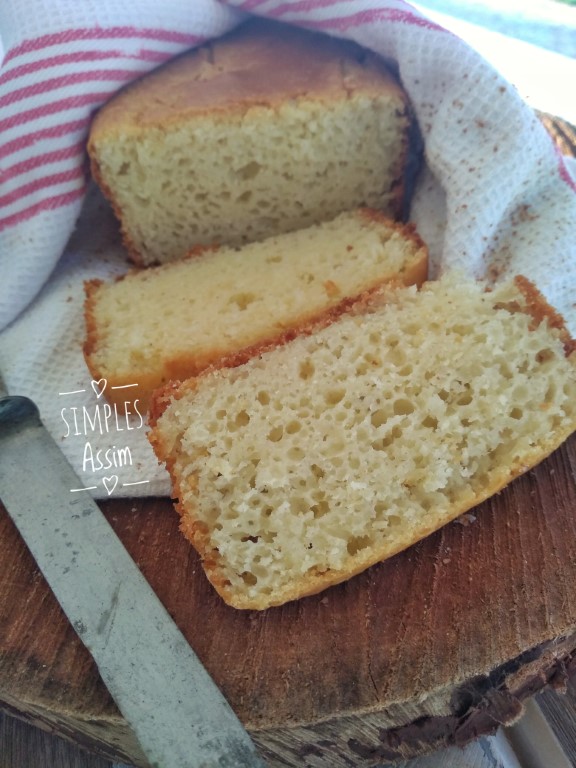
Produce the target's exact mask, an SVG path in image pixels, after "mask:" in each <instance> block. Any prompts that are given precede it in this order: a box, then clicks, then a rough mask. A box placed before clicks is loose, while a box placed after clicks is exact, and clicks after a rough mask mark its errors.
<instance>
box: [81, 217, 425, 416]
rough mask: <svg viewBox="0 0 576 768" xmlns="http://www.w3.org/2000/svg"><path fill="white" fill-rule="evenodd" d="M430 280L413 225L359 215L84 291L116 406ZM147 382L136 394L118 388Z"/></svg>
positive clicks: (96, 360)
mask: <svg viewBox="0 0 576 768" xmlns="http://www.w3.org/2000/svg"><path fill="white" fill-rule="evenodd" d="M426 276H427V251H426V248H425V246H424V245H423V243H422V241H421V240H420V238H419V237H418V236H417V234H416V233H415V232H414V230H413V229H412V228H411V227H410V226H408V225H402V224H398V223H395V222H392V221H389V220H388V219H386V218H385V217H384V216H382V214H380V213H377V212H375V211H370V210H366V209H361V210H358V211H354V212H349V213H343V214H340V215H339V216H338V217H336V218H335V219H334V220H332V221H329V222H324V223H322V224H318V225H314V226H312V227H309V228H307V229H305V230H298V231H297V232H290V233H287V234H284V235H279V236H278V237H271V238H268V239H267V240H265V241H264V242H260V243H251V244H249V245H246V246H244V248H240V249H232V248H220V249H217V250H206V251H204V252H203V253H201V254H194V255H191V256H189V258H187V259H185V260H181V261H176V262H172V263H171V264H164V265H162V266H159V267H151V268H149V269H143V270H134V271H133V272H131V273H128V274H127V275H126V276H125V277H123V278H122V279H120V280H118V281H116V282H112V283H104V282H102V281H97V280H94V281H91V282H88V283H87V284H86V294H87V298H86V305H85V306H86V327H87V335H86V343H85V345H84V353H85V358H86V362H87V364H88V367H89V369H90V371H91V373H92V376H93V378H94V379H96V380H98V379H101V378H105V379H107V381H108V384H109V385H110V386H109V387H108V388H107V395H108V398H109V399H111V400H114V398H115V397H116V398H119V402H123V401H124V399H126V397H127V396H130V397H134V398H138V399H139V401H140V403H141V404H142V406H143V407H146V405H147V403H148V401H149V398H150V395H151V393H152V391H153V390H154V389H155V388H156V387H159V386H161V385H162V384H165V383H166V382H167V381H169V380H171V379H181V378H187V377H189V376H192V375H195V374H197V373H199V372H200V371H201V370H202V369H203V368H206V367H207V366H208V365H210V364H211V363H213V362H214V361H215V360H217V359H218V358H221V357H230V356H232V357H233V360H231V361H230V362H231V363H234V364H237V363H239V362H240V361H241V360H242V359H246V358H247V357H249V356H250V354H251V352H253V351H254V347H258V346H262V345H264V344H269V343H271V342H273V341H278V339H279V338H283V337H286V336H290V335H294V334H295V333H296V331H297V329H298V327H300V326H302V325H305V324H306V323H309V322H310V321H311V320H312V319H313V318H315V317H317V316H319V315H322V314H324V313H325V312H326V311H328V310H330V311H331V312H332V313H337V312H339V311H342V310H343V308H344V307H345V306H346V304H347V303H348V302H350V300H351V299H352V298H353V297H355V296H357V295H358V294H360V293H363V292H365V291H370V290H374V289H375V288H377V287H378V286H380V285H381V284H382V283H384V282H386V281H392V280H394V281H399V282H403V283H405V284H407V285H409V284H412V283H422V282H423V281H424V280H425V279H426ZM130 384H138V387H135V388H131V389H130V390H128V389H118V390H115V389H112V388H111V387H116V386H117V387H124V386H126V385H130Z"/></svg>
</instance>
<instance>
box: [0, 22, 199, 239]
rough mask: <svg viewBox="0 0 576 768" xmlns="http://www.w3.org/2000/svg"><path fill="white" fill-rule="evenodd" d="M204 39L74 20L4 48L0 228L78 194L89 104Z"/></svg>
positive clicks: (0, 103) (83, 181) (93, 107)
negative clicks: (62, 27) (70, 24)
mask: <svg viewBox="0 0 576 768" xmlns="http://www.w3.org/2000/svg"><path fill="white" fill-rule="evenodd" d="M204 40H205V38H204V37H203V36H201V35H195V34H191V33H184V32H180V31H178V30H170V29H158V28H138V27H127V26H119V27H109V28H102V29H100V28H78V29H68V30H65V31H62V32H60V33H54V34H50V35H42V36H39V37H37V38H34V39H30V40H25V41H23V42H22V43H21V44H19V45H18V46H15V47H13V48H12V49H11V50H9V51H8V52H7V54H6V56H5V59H4V62H3V68H2V72H1V73H0V137H1V138H0V206H1V210H2V214H1V215H0V232H1V231H3V230H4V229H5V228H7V227H12V226H15V225H18V224H21V223H22V222H24V221H26V220H28V219H30V218H32V217H34V216H35V215H36V214H37V213H38V212H39V211H45V210H53V209H55V208H57V207H59V206H61V205H67V204H69V202H70V201H72V200H76V199H77V198H78V197H80V196H82V195H83V194H84V192H85V188H86V181H87V166H86V163H85V141H86V137H87V133H88V128H89V124H90V120H91V118H92V115H93V113H94V112H95V110H96V109H98V108H99V107H100V106H101V105H102V104H103V103H104V102H105V101H107V100H108V99H109V98H110V96H112V95H113V94H114V93H115V92H116V91H117V90H118V89H120V88H121V87H123V86H125V85H126V84H128V83H130V82H132V81H133V80H135V79H136V78H138V77H140V76H142V75H143V74H145V73H146V72H148V71H150V70H151V69H153V68H154V67H156V66H159V65H160V64H163V63H165V62H166V61H168V60H169V59H170V58H172V57H173V56H175V55H176V54H178V53H181V52H183V51H184V50H187V49H189V48H192V47H194V46H196V45H198V44H200V43H202V42H204ZM63 49H65V50H63ZM42 76H43V77H42Z"/></svg>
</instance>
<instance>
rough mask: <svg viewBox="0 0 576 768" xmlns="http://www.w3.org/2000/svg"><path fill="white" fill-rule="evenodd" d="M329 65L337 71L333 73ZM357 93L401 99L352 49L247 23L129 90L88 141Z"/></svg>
mask: <svg viewBox="0 0 576 768" xmlns="http://www.w3.org/2000/svg"><path fill="white" fill-rule="evenodd" d="M335 63H337V64H338V66H335ZM358 90H361V91H363V92H365V93H366V94H367V95H374V94H380V95H381V94H382V93H383V92H385V91H388V92H389V94H390V96H391V97H396V98H397V99H398V105H399V108H402V107H403V104H404V102H405V100H406V97H405V94H404V92H403V90H402V89H401V87H400V86H399V85H398V84H397V83H396V81H395V80H394V78H393V77H392V76H391V74H390V72H389V70H388V69H387V67H386V65H385V64H384V62H383V61H382V59H380V58H379V57H377V56H375V55H373V54H370V53H368V52H366V51H365V50H363V49H362V48H360V47H359V46H356V45H355V44H353V43H349V42H345V41H341V40H336V39H334V38H330V37H328V36H327V35H323V34H318V33H312V32H308V31H306V30H301V29H297V28H295V27H291V26H289V25H286V24H280V23H277V22H270V21H264V20H252V21H249V22H247V23H245V24H243V25H242V26H241V27H240V28H238V29H237V30H235V31H234V32H232V33H230V34H229V35H226V36H224V37H222V38H219V39H218V40H216V41H214V42H210V43H208V44H206V45H203V46H202V47H200V48H197V49H195V50H193V51H191V52H189V53H186V54H183V55H182V56H180V57H177V58H176V59H174V60H172V61H171V62H169V63H168V64H166V65H164V66H162V67H160V68H159V69H158V70H156V71H155V72H153V73H151V74H150V75H148V76H146V77H145V78H142V79H141V80H139V81H137V82H136V83H134V84H132V85H130V86H128V87H127V88H126V89H124V90H123V91H121V92H120V93H119V94H118V95H117V96H116V97H114V98H113V99H112V100H111V101H110V102H108V103H107V104H106V105H105V107H104V108H103V109H102V110H101V111H100V113H99V114H98V115H97V116H96V118H95V120H94V123H93V126H92V138H93V139H97V138H98V136H99V134H100V133H101V132H102V133H106V134H108V133H110V132H112V133H114V132H115V130H118V129H120V128H121V129H122V130H123V131H124V132H126V131H127V130H129V128H130V127H132V128H133V129H134V130H137V129H139V128H144V127H148V126H153V125H158V124H160V123H161V124H162V125H163V126H167V125H168V124H170V122H171V121H179V120H182V119H189V118H190V117H191V116H196V115H202V114H214V113H217V112H219V111H223V112H232V111H245V110H246V109H247V108H249V107H257V106H266V107H273V106H275V105H279V104H282V103H284V102H286V101H288V100H290V99H295V98H299V97H303V96H305V97H308V98H310V99H312V100H315V101H322V100H324V101H326V102H327V103H328V102H332V101H335V100H339V99H342V97H344V98H346V95H347V94H349V93H350V92H354V91H358Z"/></svg>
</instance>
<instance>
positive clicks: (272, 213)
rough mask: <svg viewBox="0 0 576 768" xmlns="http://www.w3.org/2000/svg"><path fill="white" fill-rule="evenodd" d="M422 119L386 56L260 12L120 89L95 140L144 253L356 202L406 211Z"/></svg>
mask: <svg viewBox="0 0 576 768" xmlns="http://www.w3.org/2000/svg"><path fill="white" fill-rule="evenodd" d="M414 129H415V124H414V121H413V118H412V116H411V112H410V108H409V104H408V101H407V97H406V95H405V93H404V91H403V90H402V88H401V87H400V86H399V85H398V83H397V81H396V80H395V79H394V77H393V76H392V75H391V74H390V71H389V69H388V68H387V67H386V66H385V64H384V63H383V62H382V61H381V60H380V59H379V58H378V57H376V56H375V55H373V54H369V53H367V52H366V51H364V50H363V49H361V48H359V47H357V46H355V45H354V44H351V43H347V42H344V41H339V40H336V39H334V38H330V37H328V36H327V35H322V34H315V33H312V32H308V31H305V30H299V29H297V28H295V27H291V26H289V25H287V24H279V23H275V22H269V21H264V20H253V21H249V22H247V23H245V24H244V25H242V26H241V27H240V28H239V29H237V30H235V31H234V32H232V33H231V34H229V35H227V36H225V37H223V38H220V39H218V40H216V41H215V42H212V43H209V44H207V45H204V46H203V47H201V48H199V49H196V50H194V51H192V52H190V53H187V54H185V55H183V56H181V57H178V58H177V59H175V60H173V61H172V62H170V63H168V64H167V65H165V66H163V67H160V68H159V69H158V70H156V71H155V72H153V73H152V74H150V75H148V76H146V77H144V78H142V79H141V80H140V81H138V82H137V83H135V84H134V85H132V86H130V87H128V88H126V89H125V90H124V91H123V92H121V93H120V94H119V95H117V96H116V97H114V98H113V99H112V100H111V101H110V102H109V103H107V104H106V105H105V106H104V107H103V108H102V110H101V111H100V113H99V114H98V115H97V116H96V118H95V120H94V122H93V125H92V128H91V132H90V137H89V142H88V151H89V154H90V157H91V164H92V170H93V175H94V177H95V179H96V180H97V182H98V183H99V185H100V186H101V188H102V190H103V191H104V193H105V195H106V196H107V197H108V198H109V200H110V201H111V203H112V205H113V207H114V209H115V211H116V213H117V215H118V217H119V219H120V222H121V225H122V231H123V236H124V241H125V244H126V246H127V248H128V250H129V252H130V254H131V255H132V258H133V260H134V261H135V262H136V263H138V264H140V265H149V264H153V263H161V262H166V261H170V260H173V259H175V258H180V257H182V256H184V255H185V254H186V253H187V252H188V251H189V250H190V249H191V248H192V247H194V246H196V245H210V244H214V243H217V244H230V245H240V244H243V243H246V242H250V241H253V240H261V239H264V238H265V237H268V236H270V235H275V234H278V233H281V232H286V231H291V230H295V229H301V228H303V227H307V226H309V225H311V224H313V223H317V222H318V221H322V220H324V219H331V218H333V217H334V216H336V215H337V214H338V213H340V212H342V211H345V210H351V209H353V208H357V207H361V206H368V207H372V208H377V209H381V210H383V211H384V212H385V213H387V214H388V215H390V216H392V217H393V218H400V217H401V216H402V213H403V212H405V210H406V203H407V196H408V192H409V186H410V183H409V179H410V178H411V177H412V176H413V173H414V170H415V168H414V163H415V162H416V159H417V157H416V156H417V153H414V152H413V151H412V150H411V146H410V142H411V136H412V135H413V132H414Z"/></svg>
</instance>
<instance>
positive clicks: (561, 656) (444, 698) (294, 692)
mask: <svg viewBox="0 0 576 768" xmlns="http://www.w3.org/2000/svg"><path fill="white" fill-rule="evenodd" d="M543 119H544V120H545V121H546V120H548V118H546V116H543ZM545 124H546V122H545ZM558 126H559V127H558ZM547 127H548V129H549V130H550V131H551V133H552V134H553V135H554V136H555V138H557V140H558V141H559V142H560V140H562V141H564V140H565V139H566V136H568V138H567V139H566V140H567V142H568V143H567V144H566V146H567V148H568V150H570V148H572V149H573V148H574V146H575V145H576V142H574V137H571V134H570V133H569V131H571V130H572V129H571V127H570V126H565V125H564V124H562V122H561V121H551V122H550V120H549V123H548V125H547ZM556 130H558V131H559V132H560V133H558V134H556V133H555V131H556ZM566 130H568V134H567V133H566ZM559 145H560V144H559ZM563 151H566V149H564V148H563ZM574 154H576V152H574ZM575 478H576V437H573V438H572V439H571V440H569V441H568V442H567V443H566V444H565V445H564V446H562V447H561V448H560V449H559V450H558V451H556V452H555V453H554V454H553V455H552V456H551V457H550V458H549V459H547V460H546V461H545V462H543V463H542V464H541V465H540V466H539V467H537V468H536V469H534V470H533V471H531V472H529V473H528V474H526V475H525V476H523V477H521V478H519V479H517V480H516V481H514V483H512V484H511V485H510V486H509V487H508V488H506V489H504V491H502V492H501V493H500V494H498V495H497V496H495V497H493V498H492V499H490V500H489V501H487V502H485V503H484V504H482V505H481V506H480V507H477V508H476V509H475V510H474V512H473V515H472V516H470V515H467V516H465V517H464V518H462V519H461V520H459V521H456V522H454V523H452V524H450V525H448V526H446V527H445V528H444V529H442V530H441V531H439V532H438V533H437V534H434V535H433V536H430V537H429V538H427V539H426V540H424V541H422V542H420V543H419V544H418V545H416V546H414V547H412V548H410V549H409V550H407V551H406V552H403V553H401V554H400V555H397V556H396V557H394V558H392V559H390V560H388V561H386V562H384V563H381V564H379V565H376V566H374V567H373V568H371V569H369V570H368V571H366V572H365V573H363V574H361V575H360V576H358V577H356V578H354V579H352V580H350V581H349V582H347V583H345V584H342V585H339V586H337V587H334V588H332V589H330V590H328V591H326V592H324V593H322V594H321V595H317V596H315V597H310V598H306V599H304V600H301V601H298V602H295V603H290V604H288V605H285V606H281V607H280V608H274V609H270V610H268V611H265V612H260V613H258V612H251V611H243V612H241V611H235V610H234V609H232V608H229V607H227V606H226V605H225V604H224V603H222V601H221V600H220V598H219V597H218V596H217V595H216V594H215V593H214V592H213V590H212V589H211V587H210V586H209V585H208V583H207V582H206V580H205V578H204V575H203V573H202V570H201V568H200V565H199V562H198V559H197V557H196V555H195V553H194V552H193V551H192V550H191V548H190V547H189V545H188V544H187V543H186V542H185V540H184V539H183V538H182V537H181V535H180V534H179V532H178V529H177V525H178V521H177V516H176V514H175V512H174V511H173V508H172V505H171V503H170V501H169V500H168V499H146V500H137V501H136V500H135V501H126V500H124V501H108V502H106V503H103V504H102V508H103V510H104V512H105V514H106V516H107V518H108V520H109V521H110V523H111V525H112V527H113V529H114V530H115V531H116V533H117V534H118V536H119V537H120V539H121V540H122V541H123V542H124V544H125V546H126V548H127V549H128V551H129V552H130V554H131V555H132V556H133V558H134V559H135V561H136V562H137V564H138V565H139V567H140V568H141V569H142V571H143V573H144V575H145V576H146V577H147V578H148V580H149V581H150V583H151V585H152V587H153V588H154V590H155V591H156V592H157V594H158V595H159V597H160V599H161V600H162V601H163V603H164V604H165V605H166V607H167V609H168V611H169V613H170V614H171V615H172V616H173V618H174V619H175V621H176V623H177V624H178V626H179V627H180V628H181V629H182V631H183V633H184V634H185V636H186V637H187V639H188V640H189V642H190V643H191V645H192V647H193V648H194V649H195V650H196V652H197V653H198V655H199V657H200V659H201V660H202V661H203V663H204V664H205V666H206V667H207V669H208V671H209V672H210V673H211V674H212V676H213V677H214V679H215V681H216V682H217V684H218V685H219V686H220V688H221V689H222V691H223V693H224V694H225V696H226V697H227V698H228V700H229V701H230V703H231V705H232V706H233V708H234V709H235V710H236V712H237V713H238V715H239V716H240V718H241V719H242V721H243V722H244V723H245V725H246V726H247V728H248V730H249V731H250V733H251V734H252V736H253V738H254V740H255V742H256V743H257V744H258V745H259V747H260V748H261V750H262V753H263V755H264V756H265V758H266V759H267V760H268V762H269V764H270V765H271V766H291V765H293V766H304V765H305V766H318V768H320V767H321V766H331V768H337V767H338V766H360V765H368V764H371V763H374V762H384V761H386V760H389V759H394V758H407V757H410V756H412V755H417V754H419V753H424V752H427V751H430V750H432V749H437V748H440V747H442V746H445V745H449V744H452V743H456V744H460V743H463V742H466V741H468V740H469V739H471V738H474V737H475V736H476V735H477V734H479V733H482V732H489V731H492V730H494V729H495V728H496V727H497V726H498V725H499V723H500V722H509V721H512V720H514V719H515V718H517V717H518V716H519V714H520V713H521V711H522V707H521V701H522V700H523V699H525V698H526V697H528V696H530V695H532V694H533V693H535V692H537V691H538V690H540V689H542V688H544V687H546V686H547V685H551V686H553V687H562V686H564V685H566V684H567V682H568V679H569V677H570V676H571V675H574V674H576V481H575ZM547 695H548V694H543V696H544V697H545V696H547ZM550 695H552V696H553V694H550ZM544 700H545V701H546V699H544ZM550 701H552V702H554V701H555V699H554V698H553V699H551V700H550ZM0 707H1V708H2V709H3V710H4V711H5V712H7V713H8V714H14V715H17V716H18V717H19V718H22V719H24V720H27V721H28V722H29V723H32V724H36V725H40V726H42V727H45V728H48V729H50V730H51V731H53V732H55V733H57V734H60V735H62V736H64V737H65V738H69V739H71V740H72V741H73V742H74V743H76V744H78V745H79V746H83V747H86V748H88V749H89V750H91V751H92V752H93V753H94V754H95V755H96V754H98V755H101V756H102V757H108V758H110V759H116V760H120V761H125V762H129V763H133V764H135V765H138V766H144V765H145V759H144V757H143V755H142V753H141V752H140V750H139V747H138V745H137V743H136V742H135V740H134V738H133V736H132V734H131V733H130V731H129V729H128V728H127V726H126V723H125V722H124V721H123V719H122V717H121V716H120V714H119V712H118V711H117V709H116V707H115V705H114V703H113V701H112V700H111V698H110V696H109V694H108V692H107V691H106V689H105V687H104V686H103V684H102V682H101V680H100V678H99V675H98V671H97V669H96V667H95V665H94V663H93V661H92V659H91V658H90V656H89V654H88V653H87V651H86V650H85V648H84V646H83V645H82V644H81V642H80V641H79V639H78V637H77V636H76V634H75V633H74V631H73V629H72V628H71V626H70V625H69V623H68V621H67V620H66V618H65V616H64V615H63V613H62V611H61V609H60V607H59V606H58V603H57V602H56V600H55V598H54V597H53V595H52V593H51V592H50V590H49V588H48V587H47V585H46V583H45V581H44V579H43V577H42V575H41V574H40V573H39V571H38V569H37V568H36V566H35V563H34V561H33V560H32V558H31V556H30V555H29V553H28V551H27V549H26V547H25V545H24V543H23V541H22V539H21V538H20V536H19V534H18V532H17V531H16V529H15V527H14V525H13V524H12V522H11V520H10V518H9V517H8V515H7V514H6V512H5V511H4V510H3V509H2V508H0ZM550 707H551V708H552V710H553V707H554V705H553V704H550ZM94 765H95V766H96V765H98V762H97V761H95V762H94Z"/></svg>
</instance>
